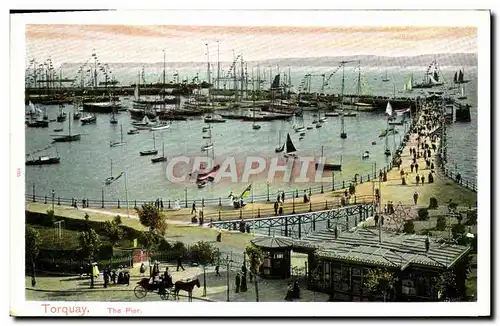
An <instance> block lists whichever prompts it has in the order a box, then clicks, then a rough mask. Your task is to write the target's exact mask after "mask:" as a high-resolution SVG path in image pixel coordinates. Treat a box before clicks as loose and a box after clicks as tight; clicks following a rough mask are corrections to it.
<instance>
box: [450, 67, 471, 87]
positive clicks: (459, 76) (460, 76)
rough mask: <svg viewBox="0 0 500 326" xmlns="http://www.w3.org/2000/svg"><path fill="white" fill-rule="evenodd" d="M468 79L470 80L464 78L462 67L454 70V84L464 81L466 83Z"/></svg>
mask: <svg viewBox="0 0 500 326" xmlns="http://www.w3.org/2000/svg"><path fill="white" fill-rule="evenodd" d="M469 81H470V80H466V79H464V72H463V71H462V69H460V70H459V71H457V72H455V75H453V82H454V83H455V84H465V83H468V82H469Z"/></svg>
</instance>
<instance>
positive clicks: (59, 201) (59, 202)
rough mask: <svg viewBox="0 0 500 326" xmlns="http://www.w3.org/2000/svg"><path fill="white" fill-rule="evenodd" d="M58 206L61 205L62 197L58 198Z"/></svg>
mask: <svg viewBox="0 0 500 326" xmlns="http://www.w3.org/2000/svg"><path fill="white" fill-rule="evenodd" d="M57 205H61V197H59V196H57Z"/></svg>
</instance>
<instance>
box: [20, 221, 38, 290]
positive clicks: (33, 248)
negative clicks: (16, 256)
mask: <svg viewBox="0 0 500 326" xmlns="http://www.w3.org/2000/svg"><path fill="white" fill-rule="evenodd" d="M41 244H42V239H41V238H40V233H38V231H37V230H36V229H35V228H34V227H32V226H31V225H26V228H25V255H24V256H25V258H26V260H28V259H29V261H30V262H31V268H32V275H31V278H32V279H31V284H32V285H33V287H34V286H35V285H36V277H35V274H36V273H35V262H36V259H37V257H38V254H39V253H40V245H41Z"/></svg>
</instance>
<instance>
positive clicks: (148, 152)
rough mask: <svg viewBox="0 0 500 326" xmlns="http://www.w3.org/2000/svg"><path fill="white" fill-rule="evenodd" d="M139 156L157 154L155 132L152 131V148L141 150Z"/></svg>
mask: <svg viewBox="0 0 500 326" xmlns="http://www.w3.org/2000/svg"><path fill="white" fill-rule="evenodd" d="M139 154H140V155H141V156H146V155H156V154H158V150H157V149H156V142H155V134H154V133H153V149H150V150H147V151H141V152H139Z"/></svg>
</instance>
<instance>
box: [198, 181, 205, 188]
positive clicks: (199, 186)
mask: <svg viewBox="0 0 500 326" xmlns="http://www.w3.org/2000/svg"><path fill="white" fill-rule="evenodd" d="M196 185H197V186H198V188H199V189H202V188H205V187H206V186H207V182H206V181H199V182H197V183H196Z"/></svg>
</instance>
